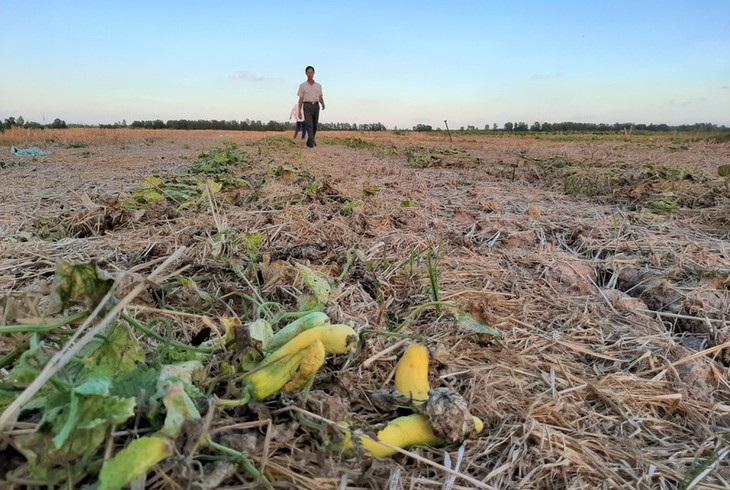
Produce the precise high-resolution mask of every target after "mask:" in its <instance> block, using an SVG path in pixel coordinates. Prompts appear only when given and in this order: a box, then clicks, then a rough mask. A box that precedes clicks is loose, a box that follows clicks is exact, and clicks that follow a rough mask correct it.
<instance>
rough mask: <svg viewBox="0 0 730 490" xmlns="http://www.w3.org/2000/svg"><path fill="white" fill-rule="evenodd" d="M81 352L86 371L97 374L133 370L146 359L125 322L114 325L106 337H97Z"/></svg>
mask: <svg viewBox="0 0 730 490" xmlns="http://www.w3.org/2000/svg"><path fill="white" fill-rule="evenodd" d="M81 354H82V357H84V359H85V361H86V363H85V365H84V368H85V369H86V371H87V372H89V371H94V372H95V373H97V374H101V373H108V374H111V373H116V374H118V373H120V372H128V371H132V370H134V369H136V367H137V365H138V364H141V363H144V361H145V356H144V351H143V350H142V348H141V347H140V346H139V344H138V342H137V339H136V338H135V337H134V336H133V335H132V333H131V332H130V330H129V327H128V326H127V325H126V324H124V323H116V324H114V325H112V326H111V327H110V328H109V330H107V332H106V335H105V336H104V337H99V338H98V339H95V340H94V342H92V343H91V344H89V346H88V348H86V349H84V350H82V352H81Z"/></svg>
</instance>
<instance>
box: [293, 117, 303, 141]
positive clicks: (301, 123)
mask: <svg viewBox="0 0 730 490" xmlns="http://www.w3.org/2000/svg"><path fill="white" fill-rule="evenodd" d="M300 131H301V132H302V139H304V134H305V133H306V130H305V128H304V121H297V127H296V128H295V129H294V137H295V138H296V137H297V133H299V132H300Z"/></svg>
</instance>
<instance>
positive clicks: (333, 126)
mask: <svg viewBox="0 0 730 490" xmlns="http://www.w3.org/2000/svg"><path fill="white" fill-rule="evenodd" d="M13 127H19V128H33V129H45V128H52V129H63V128H67V127H99V128H107V129H116V128H144V129H184V130H196V129H213V130H220V131H292V130H294V123H292V122H281V121H273V120H272V121H269V122H267V123H264V122H262V121H260V120H256V121H253V120H250V119H246V120H244V121H236V120H232V121H225V120H218V119H195V120H193V119H169V120H167V121H163V120H162V119H155V120H146V121H132V123H131V124H129V125H127V121H126V120H124V119H123V120H122V121H121V122H115V123H113V124H99V125H84V124H68V125H67V124H66V121H64V120H62V119H59V118H56V119H54V120H53V122H52V123H50V124H41V123H38V122H35V121H25V120H24V119H23V116H18V117H17V118H15V117H9V118H7V119H5V120H4V121H1V120H0V131H4V130H6V129H10V128H13ZM319 128H320V129H322V130H326V131H387V129H388V128H386V127H385V125H384V124H383V123H380V122H377V123H364V124H356V123H327V122H324V123H320V124H319ZM395 129H396V130H397V129H398V128H395ZM626 130H631V131H650V132H665V131H695V132H709V131H719V132H725V131H730V128H728V127H726V126H724V125H721V126H718V125H717V124H713V123H695V124H680V125H674V126H672V125H669V124H634V123H631V122H624V123H613V124H606V123H599V124H596V123H580V122H572V121H566V122H559V123H549V122H542V123H541V122H534V123H532V124H531V125H528V124H527V123H526V122H506V123H504V125H503V126H502V127H501V128H500V127H499V126H498V125H497V124H496V123H494V124H493V125H492V126H491V128H490V126H489V124H487V125H485V126H484V131H510V132H527V131H530V132H561V131H566V132H595V133H602V132H605V133H609V132H621V131H626ZM413 131H417V132H424V131H426V132H427V131H441V128H436V129H434V128H433V126H431V125H430V124H416V125H415V126H413ZM458 131H481V130H480V129H479V128H477V127H476V126H473V125H468V126H466V127H464V126H462V127H460V128H459V129H458Z"/></svg>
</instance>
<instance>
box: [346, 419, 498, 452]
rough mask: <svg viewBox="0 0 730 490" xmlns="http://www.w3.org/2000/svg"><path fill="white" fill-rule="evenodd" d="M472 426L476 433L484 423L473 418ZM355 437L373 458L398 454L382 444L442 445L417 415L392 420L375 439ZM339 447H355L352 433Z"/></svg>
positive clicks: (426, 423) (426, 421)
mask: <svg viewBox="0 0 730 490" xmlns="http://www.w3.org/2000/svg"><path fill="white" fill-rule="evenodd" d="M474 426H475V427H476V429H477V433H479V432H481V431H482V430H483V429H484V423H483V422H482V421H481V420H480V419H479V418H477V417H474ZM357 435H358V436H359V439H360V443H361V444H362V447H363V449H365V451H366V452H367V453H368V454H369V455H370V456H372V457H374V458H387V457H389V456H393V455H394V454H396V453H397V452H398V451H396V450H395V449H393V448H390V447H388V446H386V445H385V444H382V442H386V443H388V444H391V445H393V446H396V447H399V448H401V449H405V448H408V447H411V446H431V447H439V446H443V445H444V441H443V440H442V439H440V438H439V437H438V436H437V435H436V434H434V432H433V428H432V427H431V424H430V423H429V421H428V417H426V416H425V415H421V414H419V413H414V414H412V415H406V416H404V417H398V418H396V419H393V420H392V421H390V422H389V423H388V425H386V426H385V428H384V429H383V430H381V431H380V432H378V435H377V439H372V438H370V437H368V436H366V435H364V434H357ZM341 447H342V448H343V449H346V450H352V449H353V448H354V447H355V443H354V441H353V437H352V433H350V432H349V431H347V432H346V433H345V440H344V442H343V443H342V446H341Z"/></svg>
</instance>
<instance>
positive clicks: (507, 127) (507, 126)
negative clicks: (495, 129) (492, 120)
mask: <svg viewBox="0 0 730 490" xmlns="http://www.w3.org/2000/svg"><path fill="white" fill-rule="evenodd" d="M514 127H515V125H514V124H512V123H511V122H506V123H504V130H505V131H512V129H514Z"/></svg>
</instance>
